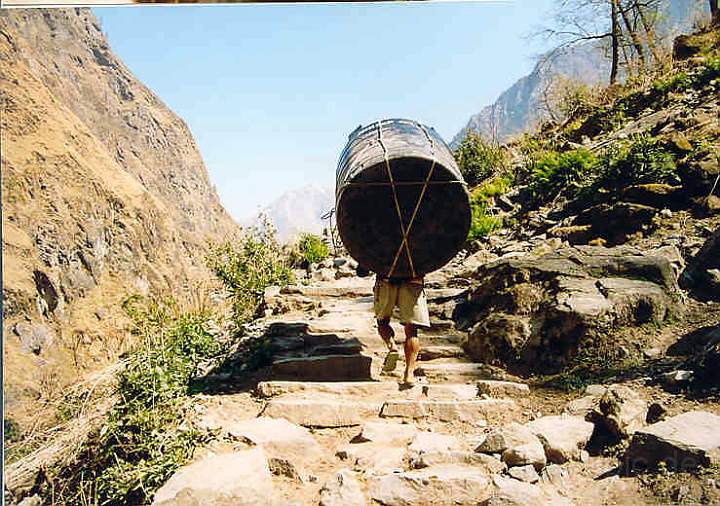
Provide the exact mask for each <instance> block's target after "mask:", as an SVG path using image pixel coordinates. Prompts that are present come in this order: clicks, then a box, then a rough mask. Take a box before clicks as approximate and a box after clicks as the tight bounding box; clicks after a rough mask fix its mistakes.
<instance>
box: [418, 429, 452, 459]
mask: <svg viewBox="0 0 720 506" xmlns="http://www.w3.org/2000/svg"><path fill="white" fill-rule="evenodd" d="M461 447H462V444H461V443H460V440H459V439H458V438H456V437H455V436H452V435H450V434H441V433H438V432H418V433H417V434H416V435H415V437H414V438H413V440H412V442H411V443H410V445H408V452H410V454H411V455H419V454H422V453H432V452H447V451H451V450H459V449H460V448H461Z"/></svg>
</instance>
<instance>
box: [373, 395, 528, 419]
mask: <svg viewBox="0 0 720 506" xmlns="http://www.w3.org/2000/svg"><path fill="white" fill-rule="evenodd" d="M515 408H516V405H515V403H514V402H513V401H512V400H510V399H477V400H467V401H458V400H415V399H412V400H391V401H387V402H385V404H384V405H383V407H382V410H381V411H380V416H381V417H383V418H391V417H398V418H411V419H419V418H422V419H431V420H439V421H441V422H454V421H461V422H469V423H473V424H474V425H478V426H484V425H486V424H487V422H486V418H488V417H491V418H493V419H497V418H500V417H503V416H504V415H505V414H506V413H508V412H509V411H511V410H514V409H515Z"/></svg>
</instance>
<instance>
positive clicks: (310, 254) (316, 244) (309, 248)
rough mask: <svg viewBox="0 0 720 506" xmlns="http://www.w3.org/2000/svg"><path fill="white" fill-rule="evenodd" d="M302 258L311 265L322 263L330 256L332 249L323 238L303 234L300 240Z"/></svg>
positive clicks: (299, 246)
mask: <svg viewBox="0 0 720 506" xmlns="http://www.w3.org/2000/svg"><path fill="white" fill-rule="evenodd" d="M298 248H299V249H300V254H301V255H302V258H303V259H305V260H306V261H307V262H309V263H311V264H316V263H318V262H322V261H323V260H325V259H326V258H327V257H328V256H330V248H329V247H328V245H327V244H326V243H325V241H323V238H322V237H320V236H317V235H314V234H303V235H301V236H300V239H299V240H298Z"/></svg>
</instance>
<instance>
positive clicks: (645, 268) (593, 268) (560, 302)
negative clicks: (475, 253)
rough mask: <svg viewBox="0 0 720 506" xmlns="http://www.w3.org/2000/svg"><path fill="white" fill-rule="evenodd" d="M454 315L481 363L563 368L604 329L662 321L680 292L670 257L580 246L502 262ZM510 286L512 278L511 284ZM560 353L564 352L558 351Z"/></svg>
mask: <svg viewBox="0 0 720 506" xmlns="http://www.w3.org/2000/svg"><path fill="white" fill-rule="evenodd" d="M474 277H475V279H477V280H478V284H477V285H476V286H475V287H474V288H472V289H471V290H470V292H469V294H468V296H467V300H466V302H464V303H463V304H461V305H459V306H458V308H457V310H456V318H457V319H456V324H457V326H458V327H459V328H461V329H463V330H469V336H468V340H467V343H466V344H465V350H466V351H467V353H468V354H469V355H470V356H471V357H472V358H474V359H476V360H477V361H478V362H489V363H491V362H493V361H499V362H502V363H506V364H514V363H521V364H523V365H526V366H529V367H530V368H531V369H537V370H542V371H543V372H545V373H547V371H553V370H558V369H560V368H562V367H563V366H565V365H567V364H568V363H569V362H570V361H571V360H572V359H573V358H574V356H575V355H576V354H577V352H578V351H579V350H578V347H579V346H580V345H581V343H589V345H592V343H593V342H594V340H595V339H596V338H598V339H599V338H601V337H604V336H606V335H607V330H608V329H612V328H616V327H621V326H633V325H640V324H643V323H647V322H652V321H656V322H657V321H662V320H663V319H664V318H665V317H666V316H667V315H668V314H669V313H671V312H673V311H675V307H676V305H677V303H676V297H677V295H678V294H679V289H678V286H677V281H676V277H675V273H674V271H673V265H672V263H671V261H670V260H668V258H667V252H665V251H658V252H656V251H640V250H637V249H634V248H630V247H615V248H604V247H599V246H576V247H572V248H562V249H558V250H556V251H554V252H550V253H546V254H544V255H541V256H528V255H526V256H523V257H519V258H505V259H498V260H496V261H494V262H492V263H490V264H485V265H482V266H480V267H479V268H478V270H477V272H476V273H475V275H474ZM508 280H513V282H509V281H508ZM558 350H564V352H563V353H558Z"/></svg>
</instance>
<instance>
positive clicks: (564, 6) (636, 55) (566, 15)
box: [543, 0, 717, 84]
mask: <svg viewBox="0 0 720 506" xmlns="http://www.w3.org/2000/svg"><path fill="white" fill-rule="evenodd" d="M714 1H715V2H717V0H714ZM660 4H661V0H557V3H556V7H555V15H554V20H555V27H553V28H549V29H546V30H544V32H543V33H544V34H545V35H546V36H550V37H553V38H556V39H560V44H559V46H558V47H557V48H556V49H555V50H554V51H553V52H551V54H550V55H549V56H548V58H547V59H548V60H552V58H553V56H554V54H555V53H560V52H562V51H563V50H565V49H566V48H568V47H570V46H573V45H576V44H581V43H591V42H592V41H595V42H599V43H601V44H605V47H606V48H607V49H608V51H609V56H610V84H615V83H616V82H617V80H618V78H619V74H620V67H621V66H625V68H626V71H627V72H628V73H630V72H632V71H633V68H635V67H637V68H639V69H644V68H646V67H647V64H648V63H649V56H650V55H652V58H654V59H655V60H659V54H658V51H657V37H656V34H655V21H656V19H657V12H658V9H659V6H660Z"/></svg>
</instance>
